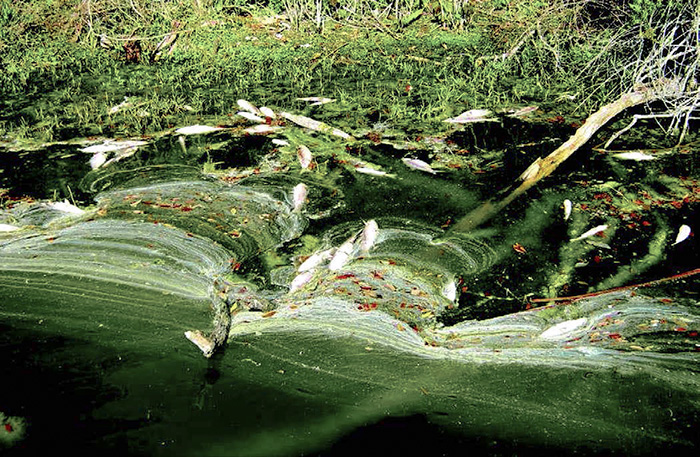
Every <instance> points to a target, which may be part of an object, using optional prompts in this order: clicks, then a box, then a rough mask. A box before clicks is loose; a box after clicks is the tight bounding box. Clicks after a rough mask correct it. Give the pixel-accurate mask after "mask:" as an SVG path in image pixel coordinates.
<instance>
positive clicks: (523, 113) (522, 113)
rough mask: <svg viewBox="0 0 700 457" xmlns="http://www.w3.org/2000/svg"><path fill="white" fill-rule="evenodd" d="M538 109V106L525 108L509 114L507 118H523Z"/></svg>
mask: <svg viewBox="0 0 700 457" xmlns="http://www.w3.org/2000/svg"><path fill="white" fill-rule="evenodd" d="M538 109H540V107H539V106H526V107H524V108H520V109H518V110H515V111H514V112H512V113H510V114H509V115H508V116H509V117H523V116H526V115H528V114H530V113H533V112H535V111H537V110H538Z"/></svg>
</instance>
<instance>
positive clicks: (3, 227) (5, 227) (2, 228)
mask: <svg viewBox="0 0 700 457" xmlns="http://www.w3.org/2000/svg"><path fill="white" fill-rule="evenodd" d="M15 230H19V227H17V226H16V225H10V224H0V232H14V231H15Z"/></svg>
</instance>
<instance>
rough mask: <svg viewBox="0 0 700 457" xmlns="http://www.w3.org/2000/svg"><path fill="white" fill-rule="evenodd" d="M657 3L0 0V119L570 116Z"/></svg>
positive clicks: (71, 125)
mask: <svg viewBox="0 0 700 457" xmlns="http://www.w3.org/2000/svg"><path fill="white" fill-rule="evenodd" d="M664 3H665V2H662V1H661V0H630V1H627V2H622V3H618V2H607V1H593V2H591V1H568V0H558V1H556V2H532V1H526V0H514V1H503V0H490V1H459V0H451V1H447V0H440V1H422V0H412V1H408V0H407V1H398V0H397V1H388V0H383V1H370V0H336V1H325V0H324V1H320V0H307V1H300V2H290V1H286V0H285V1H258V2H243V1H237V0H229V1H221V0H192V1H186V2H185V1H182V2H155V3H154V2H146V1H145V0H133V1H129V2H126V1H122V0H82V1H67V0H54V1H49V2H38V1H27V2H12V1H9V0H3V1H2V2H1V3H0V56H1V57H0V60H1V61H0V66H1V67H2V68H3V71H2V72H1V73H0V87H1V89H0V107H1V108H2V109H1V110H0V111H1V112H2V113H3V114H2V115H1V117H0V135H2V137H3V139H4V141H12V140H17V139H34V140H39V141H56V140H61V139H66V138H73V137H76V136H96V135H100V136H110V137H132V136H138V135H148V134H152V133H154V132H158V131H161V130H163V129H167V128H170V127H173V126H177V125H185V124H188V123H195V122H200V123H201V122H204V121H208V122H215V123H221V122H224V121H225V120H226V119H227V117H228V116H230V115H231V114H232V113H233V112H235V111H234V110H235V109H236V108H235V100H236V99H238V98H245V99H249V100H254V101H255V102H257V103H259V104H261V105H271V106H277V107H283V108H294V107H296V108H301V107H302V106H303V105H302V104H301V103H300V102H298V101H296V98H298V97H308V96H324V97H329V98H334V99H336V100H337V102H336V103H335V104H333V105H332V106H330V105H329V106H328V107H325V109H324V110H323V114H321V119H322V120H326V121H332V122H334V123H336V124H338V123H340V124H341V126H342V127H346V126H351V128H362V127H364V126H367V125H368V124H373V123H376V122H385V123H391V124H392V125H393V126H395V127H397V128H398V129H400V130H402V131H405V132H408V133H409V134H411V133H418V132H415V131H416V130H420V132H419V133H421V134H425V133H426V132H430V133H439V132H441V131H445V130H446V129H447V128H448V126H447V125H446V124H444V123H443V122H442V121H443V120H444V119H446V118H448V117H451V116H455V115H457V114H459V113H460V112H463V111H465V110H469V109H474V108H489V109H498V108H503V107H511V106H513V105H520V106H522V105H527V104H537V105H538V106H540V108H542V109H544V110H545V111H547V112H550V113H551V115H552V116H557V115H558V116H562V117H564V118H566V119H567V120H571V121H572V122H573V121H574V120H576V119H579V120H580V119H583V118H585V117H586V116H587V115H588V114H590V113H591V112H592V111H594V110H595V109H597V108H598V107H600V106H601V105H602V104H604V103H606V102H609V101H611V100H613V99H614V98H616V97H617V96H619V94H620V91H621V89H623V88H625V87H627V86H628V85H629V83H630V81H629V75H630V74H631V73H630V71H629V67H630V54H629V53H630V52H632V51H639V50H640V49H643V48H644V47H645V46H647V47H649V46H652V45H653V44H654V40H655V38H656V37H657V36H660V35H659V30H660V28H659V27H662V26H663V25H664V24H665V22H664V21H663V19H664V18H666V19H668V17H669V16H673V15H674V14H676V15H677V14H678V11H676V10H677V9H682V8H681V7H668V10H664V8H666V7H665V6H664V5H663V4H664ZM674 8H675V9H674ZM664 11H665V13H664ZM691 13H692V11H691ZM664 14H665V15H666V16H664ZM659 16H662V17H659ZM660 19H662V20H661V22H659V20H660ZM640 46H641V48H640ZM632 73H633V72H632ZM689 83H690V82H689ZM418 126H420V127H419V128H418Z"/></svg>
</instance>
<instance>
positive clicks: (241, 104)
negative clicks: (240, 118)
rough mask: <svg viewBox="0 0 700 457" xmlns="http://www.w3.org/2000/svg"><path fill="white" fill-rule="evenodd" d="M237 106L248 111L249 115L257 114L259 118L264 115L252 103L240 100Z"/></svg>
mask: <svg viewBox="0 0 700 457" xmlns="http://www.w3.org/2000/svg"><path fill="white" fill-rule="evenodd" d="M236 104H237V105H238V106H239V107H240V108H241V109H242V110H244V111H248V112H249V113H252V114H257V115H258V116H260V115H261V114H262V113H261V112H260V110H259V109H258V108H257V107H256V106H255V105H253V104H252V103H250V102H249V101H248V100H243V99H240V100H238V101H236Z"/></svg>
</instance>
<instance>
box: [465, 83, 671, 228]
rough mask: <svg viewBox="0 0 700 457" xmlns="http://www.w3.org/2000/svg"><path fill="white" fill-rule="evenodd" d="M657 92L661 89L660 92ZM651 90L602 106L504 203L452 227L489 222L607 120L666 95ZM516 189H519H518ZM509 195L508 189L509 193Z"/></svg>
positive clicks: (538, 163) (479, 210) (484, 207)
mask: <svg viewBox="0 0 700 457" xmlns="http://www.w3.org/2000/svg"><path fill="white" fill-rule="evenodd" d="M657 89H658V90H657ZM657 89H651V88H648V87H640V88H636V90H634V91H632V92H628V93H626V94H624V95H622V96H621V97H620V98H618V99H617V100H615V101H614V102H613V103H610V104H608V105H605V106H603V107H602V108H600V109H599V110H598V111H596V112H595V113H593V114H592V115H591V116H589V117H588V119H586V122H585V123H584V124H583V125H582V126H581V127H579V129H578V130H576V133H575V134H574V135H573V136H572V137H571V138H569V139H568V140H567V141H566V142H565V143H564V144H562V145H561V146H559V148H557V149H556V150H555V151H554V152H552V153H551V154H549V155H548V156H547V157H545V158H544V159H543V158H541V157H540V158H538V159H537V160H535V161H534V162H533V163H532V164H530V166H529V167H527V169H526V170H525V171H524V172H523V173H522V174H521V175H520V177H519V178H518V180H517V181H516V183H515V184H514V185H513V187H515V189H513V190H510V191H509V193H508V194H507V195H506V196H505V197H504V198H503V199H502V200H496V201H494V200H489V201H487V202H486V203H484V204H482V205H481V206H480V207H478V208H476V209H475V210H473V211H472V212H470V213H469V214H467V215H466V216H464V217H462V218H461V219H460V220H459V221H457V223H456V224H455V225H454V226H453V227H452V230H453V231H456V232H468V231H470V230H472V229H473V228H475V227H478V226H479V225H481V224H483V223H484V222H486V221H487V220H488V219H490V218H491V217H493V216H494V215H496V214H497V213H499V212H500V211H501V210H502V209H503V208H505V207H506V206H507V205H508V204H509V203H510V202H512V201H513V200H515V199H516V198H517V197H519V196H520V195H522V194H523V193H525V192H526V191H527V190H528V189H530V188H531V187H532V186H534V185H535V184H537V183H538V182H539V181H541V180H542V179H544V178H546V177H547V176H549V175H550V174H552V172H554V170H555V169H556V168H557V167H558V166H559V165H560V164H561V163H562V162H564V161H565V160H566V159H568V158H569V157H570V156H571V155H572V154H573V153H574V152H576V151H577V150H578V149H579V148H580V147H581V146H583V145H584V144H585V143H586V142H587V141H588V140H589V139H591V137H592V136H593V135H594V134H595V133H596V132H597V131H598V130H599V129H600V128H601V127H603V126H604V125H605V124H606V123H607V122H608V121H610V120H611V119H612V118H614V117H615V116H617V115H618V114H620V113H621V112H622V111H624V110H626V109H627V108H631V107H633V106H637V105H641V104H642V103H647V102H650V101H652V100H655V99H657V98H659V97H660V96H661V94H662V93H663V87H658V88H657ZM516 186H517V187H516ZM506 192H508V190H506Z"/></svg>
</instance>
